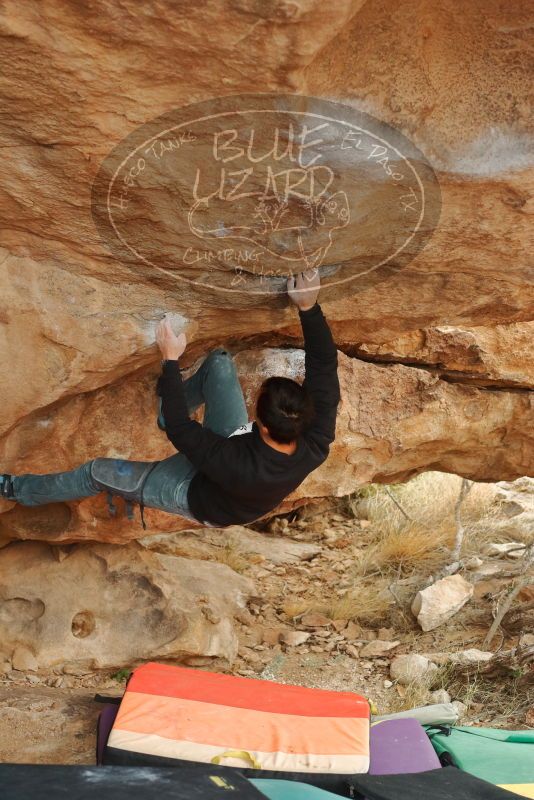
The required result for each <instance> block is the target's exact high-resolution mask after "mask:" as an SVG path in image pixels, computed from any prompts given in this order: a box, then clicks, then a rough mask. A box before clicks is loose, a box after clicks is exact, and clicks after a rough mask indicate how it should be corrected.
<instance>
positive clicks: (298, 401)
mask: <svg viewBox="0 0 534 800" xmlns="http://www.w3.org/2000/svg"><path fill="white" fill-rule="evenodd" d="M256 416H257V418H258V419H259V421H260V422H261V424H262V425H265V427H266V428H267V430H268V431H269V435H270V436H271V438H273V439H274V441H275V442H279V443H280V444H289V442H293V441H294V440H295V439H296V438H297V437H298V436H300V434H301V433H302V432H303V431H304V430H305V429H306V428H307V426H308V425H309V424H310V422H311V419H312V417H313V403H312V399H311V397H310V395H309V394H308V392H307V390H306V389H305V388H304V387H303V386H301V385H300V383H297V382H296V381H293V380H291V378H276V377H275V378H267V380H266V381H264V382H263V383H262V385H261V388H260V393H259V396H258V402H257V403H256Z"/></svg>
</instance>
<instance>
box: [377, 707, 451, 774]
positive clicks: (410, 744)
mask: <svg viewBox="0 0 534 800" xmlns="http://www.w3.org/2000/svg"><path fill="white" fill-rule="evenodd" d="M370 756H371V759H370V766H369V774H370V775H400V774H406V773H409V772H426V771H427V770H431V769H437V768H438V767H440V766H441V764H440V762H439V758H438V757H437V755H436V751H435V750H434V748H433V747H432V744H431V743H430V739H429V738H428V736H427V735H426V733H425V731H424V728H423V727H422V725H421V724H420V723H419V722H418V721H417V720H416V719H389V720H384V722H378V723H376V724H375V725H371V739H370Z"/></svg>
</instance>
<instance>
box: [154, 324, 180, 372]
mask: <svg viewBox="0 0 534 800" xmlns="http://www.w3.org/2000/svg"><path fill="white" fill-rule="evenodd" d="M156 342H157V344H158V347H159V349H160V351H161V355H162V356H163V359H164V360H165V361H177V360H178V359H179V358H180V356H181V355H182V354H183V352H184V350H185V348H186V345H187V339H186V337H185V333H180V334H179V335H178V336H177V335H176V334H175V333H174V331H173V329H172V327H171V322H170V319H169V318H168V317H165V318H164V319H162V320H161V322H160V323H159V324H158V327H157V328H156Z"/></svg>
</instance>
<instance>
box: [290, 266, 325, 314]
mask: <svg viewBox="0 0 534 800" xmlns="http://www.w3.org/2000/svg"><path fill="white" fill-rule="evenodd" d="M320 288H321V278H320V275H319V270H318V269H310V270H308V271H307V272H299V273H298V274H297V275H292V276H291V277H290V278H288V280H287V293H288V295H289V297H290V298H291V300H292V301H293V303H294V304H295V305H296V306H297V307H298V308H299V309H300V310H301V311H309V309H310V308H313V307H314V305H315V303H316V302H317V298H318V296H319V289H320Z"/></svg>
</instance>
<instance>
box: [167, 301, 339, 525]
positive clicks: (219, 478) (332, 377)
mask: <svg viewBox="0 0 534 800" xmlns="http://www.w3.org/2000/svg"><path fill="white" fill-rule="evenodd" d="M299 316H300V320H301V324H302V330H303V334H304V349H305V379H304V385H305V386H306V388H307V390H308V391H309V393H310V395H311V397H312V400H313V405H314V416H313V420H312V422H311V424H310V425H309V427H308V428H307V430H306V431H305V432H304V433H303V434H302V435H301V436H299V438H298V439H297V448H296V450H295V452H294V453H293V454H292V455H287V454H286V453H281V452H279V451H278V450H274V449H273V448H272V447H270V446H269V445H268V444H266V442H264V441H263V439H262V438H261V435H260V432H259V430H258V427H257V425H256V423H254V424H253V426H252V431H251V432H250V433H245V434H241V435H240V436H232V437H230V438H226V437H224V436H221V435H219V434H217V433H214V432H213V431H211V430H209V429H208V428H203V427H202V425H201V424H200V423H198V422H196V421H194V420H191V419H190V418H189V415H188V412H187V405H186V401H185V396H184V391H183V386H182V378H181V375H180V370H179V367H178V362H177V361H166V362H165V363H164V366H163V372H162V375H161V377H160V382H159V391H160V394H161V398H162V412H163V417H164V419H165V428H166V433H167V436H168V438H169V440H170V441H171V442H172V444H173V445H174V446H175V447H176V449H177V450H179V451H180V452H181V453H184V454H185V455H186V456H187V458H188V459H189V460H190V461H191V463H192V464H193V465H194V466H195V467H196V468H197V469H198V472H197V474H196V475H195V476H194V477H193V479H192V481H191V484H190V486H189V491H188V497H187V499H188V503H189V507H190V509H191V513H192V514H193V515H194V516H195V518H196V519H197V520H199V521H200V522H209V523H211V524H212V525H218V526H221V527H223V526H226V525H236V524H244V523H247V522H252V521H253V520H256V519H258V518H259V517H262V516H263V515H264V514H266V513H267V512H269V511H272V510H273V508H275V507H276V506H277V505H279V503H281V502H282V500H284V498H285V497H287V495H288V494H290V493H291V492H292V491H294V489H296V488H297V486H299V485H300V484H301V483H302V481H303V480H304V478H305V477H306V476H307V475H308V474H309V473H310V472H312V471H313V470H314V469H316V468H317V467H318V466H319V465H320V464H321V463H322V462H323V461H324V460H325V459H326V458H327V456H328V452H329V447H330V444H331V443H332V442H333V441H334V438H335V429H336V415H337V405H338V403H339V399H340V393H339V381H338V376H337V350H336V346H335V344H334V341H333V338H332V334H331V332H330V328H329V327H328V323H327V322H326V320H325V318H324V315H323V312H322V311H321V308H320V306H319V305H318V304H315V306H314V307H313V308H311V309H309V310H307V311H299Z"/></svg>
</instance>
